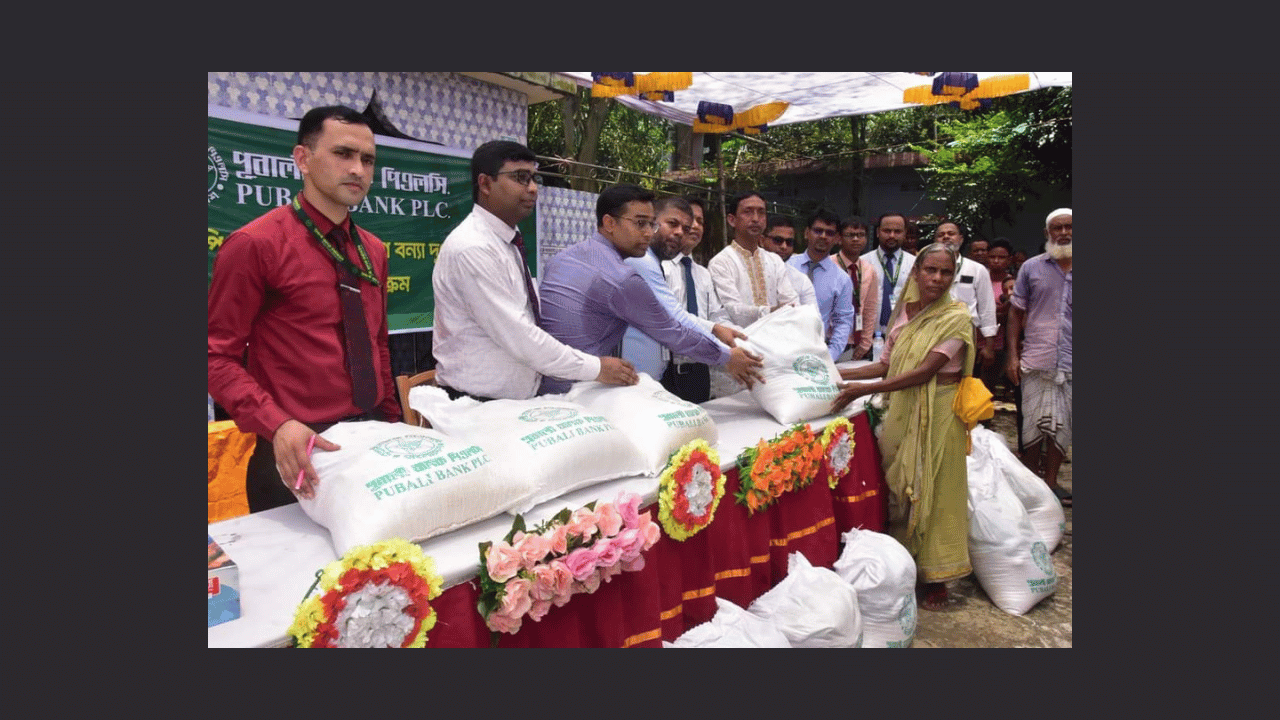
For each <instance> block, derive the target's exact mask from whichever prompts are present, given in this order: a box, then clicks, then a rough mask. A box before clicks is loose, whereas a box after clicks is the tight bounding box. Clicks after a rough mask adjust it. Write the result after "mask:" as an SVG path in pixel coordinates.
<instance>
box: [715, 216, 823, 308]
mask: <svg viewBox="0 0 1280 720" xmlns="http://www.w3.org/2000/svg"><path fill="white" fill-rule="evenodd" d="M725 210H726V212H727V215H726V216H725V220H726V221H727V222H728V223H729V227H731V228H733V242H731V243H729V245H728V246H727V247H725V248H724V249H723V250H721V251H720V252H718V253H716V255H715V257H713V258H711V262H710V263H708V264H707V269H708V270H710V271H711V280H712V282H714V284H715V287H716V294H717V295H719V296H720V303H721V304H722V305H724V308H725V310H727V311H728V312H729V319H730V320H732V321H733V322H734V324H736V325H738V326H739V327H747V326H748V325H750V324H751V323H753V322H755V321H756V320H759V319H760V318H762V317H764V316H765V315H768V314H769V313H771V312H773V311H774V310H777V309H779V308H782V307H785V306H787V305H796V304H799V302H800V297H799V295H798V294H797V293H796V290H795V287H794V286H793V285H792V284H791V278H790V276H789V273H788V271H787V266H786V265H785V264H784V263H783V262H782V258H781V257H779V256H778V255H777V254H776V253H772V252H769V251H768V250H765V249H764V248H762V246H761V243H762V241H763V238H764V227H765V204H764V198H763V197H762V196H761V195H760V193H758V192H756V191H754V190H749V191H747V192H744V193H742V194H739V195H735V196H734V197H732V198H730V199H729V201H728V202H727V203H726V204H725Z"/></svg>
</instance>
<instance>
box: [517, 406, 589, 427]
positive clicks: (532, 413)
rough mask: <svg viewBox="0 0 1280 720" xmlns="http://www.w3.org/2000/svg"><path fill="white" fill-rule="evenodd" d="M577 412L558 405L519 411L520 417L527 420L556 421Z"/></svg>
mask: <svg viewBox="0 0 1280 720" xmlns="http://www.w3.org/2000/svg"><path fill="white" fill-rule="evenodd" d="M577 414H578V411H577V410H571V409H569V408H558V407H540V408H534V409H532V410H525V411H524V412H522V413H520V419H521V420H523V421H525V422H529V423H535V422H556V421H557V420H568V419H569V418H571V417H574V416H576V415H577Z"/></svg>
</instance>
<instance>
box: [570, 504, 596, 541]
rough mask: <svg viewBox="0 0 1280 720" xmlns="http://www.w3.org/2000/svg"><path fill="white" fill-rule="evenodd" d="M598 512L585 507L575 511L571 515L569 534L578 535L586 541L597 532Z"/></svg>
mask: <svg viewBox="0 0 1280 720" xmlns="http://www.w3.org/2000/svg"><path fill="white" fill-rule="evenodd" d="M596 530H597V528H596V514H595V513H594V512H592V511H590V510H588V509H586V508H584V507H582V508H578V509H577V510H574V511H573V515H570V516H569V534H571V535H577V536H578V537H580V538H582V539H583V540H584V541H585V540H586V539H587V538H589V537H591V536H592V535H595V534H596Z"/></svg>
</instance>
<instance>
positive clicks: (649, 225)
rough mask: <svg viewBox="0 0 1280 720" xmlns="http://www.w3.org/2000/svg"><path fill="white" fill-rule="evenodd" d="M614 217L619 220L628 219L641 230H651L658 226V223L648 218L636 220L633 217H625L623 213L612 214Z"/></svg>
mask: <svg viewBox="0 0 1280 720" xmlns="http://www.w3.org/2000/svg"><path fill="white" fill-rule="evenodd" d="M614 217H615V218H617V219H619V220H630V221H631V222H633V223H635V224H636V227H638V228H640V231H641V232H645V231H648V230H653V229H654V228H656V227H658V223H656V222H654V221H653V220H651V219H649V218H642V219H640V220H637V219H635V218H629V217H626V216H625V215H614Z"/></svg>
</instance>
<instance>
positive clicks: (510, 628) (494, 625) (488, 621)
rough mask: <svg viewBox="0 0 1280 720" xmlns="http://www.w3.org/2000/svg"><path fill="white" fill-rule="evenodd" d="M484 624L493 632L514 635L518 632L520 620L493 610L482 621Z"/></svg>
mask: <svg viewBox="0 0 1280 720" xmlns="http://www.w3.org/2000/svg"><path fill="white" fill-rule="evenodd" d="M484 624H485V625H487V626H488V627H489V629H490V630H492V631H494V632H501V633H512V634H515V633H516V632H518V631H519V630H520V624H521V620H520V618H518V617H515V618H513V617H511V616H509V615H506V614H505V613H503V612H502V611H501V610H495V611H493V612H491V613H489V617H486V618H485V619H484Z"/></svg>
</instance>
